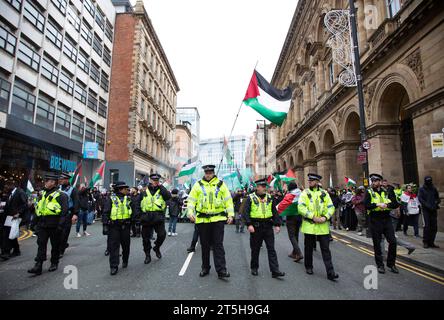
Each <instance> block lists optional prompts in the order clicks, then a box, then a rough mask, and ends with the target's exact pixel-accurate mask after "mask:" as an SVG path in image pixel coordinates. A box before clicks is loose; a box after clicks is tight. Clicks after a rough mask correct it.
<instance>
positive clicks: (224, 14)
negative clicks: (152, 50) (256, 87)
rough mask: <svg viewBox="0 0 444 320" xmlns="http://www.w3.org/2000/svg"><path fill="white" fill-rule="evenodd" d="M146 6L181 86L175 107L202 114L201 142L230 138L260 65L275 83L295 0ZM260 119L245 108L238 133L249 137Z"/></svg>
mask: <svg viewBox="0 0 444 320" xmlns="http://www.w3.org/2000/svg"><path fill="white" fill-rule="evenodd" d="M144 2H145V6H146V8H147V12H148V15H149V16H150V18H151V21H152V23H153V25H154V28H155V29H156V32H157V35H158V36H159V38H160V41H161V43H162V46H163V48H164V50H165V52H166V54H167V56H168V60H169V61H170V64H171V66H172V68H173V71H174V73H175V75H176V78H177V81H178V82H179V86H180V89H181V90H180V92H179V94H178V98H177V105H178V106H179V107H180V106H183V107H189V106H196V107H197V108H198V109H199V113H200V116H201V138H210V137H220V136H223V135H226V136H228V135H229V133H230V130H231V126H232V124H233V121H234V118H235V116H236V113H237V110H238V108H239V105H240V103H241V101H242V99H243V97H244V95H245V91H246V89H247V85H248V82H249V80H250V78H251V75H252V73H253V68H254V65H255V63H256V61H257V60H258V61H259V63H258V66H257V70H258V71H259V72H260V73H261V74H262V75H263V76H264V77H265V78H266V79H267V80H269V81H270V80H271V77H272V75H273V72H274V68H275V65H276V62H277V60H278V58H279V54H280V51H281V48H282V45H283V42H284V40H285V37H286V35H287V31H288V28H289V26H290V22H291V19H292V17H293V13H294V10H295V8H296V5H297V0H278V1H271V0H224V1H214V0H144ZM132 3H135V0H133V1H132ZM256 119H263V118H262V117H261V116H260V115H259V114H257V113H256V112H254V111H253V110H250V109H248V108H247V107H245V106H243V107H242V111H241V113H240V115H239V119H238V122H237V124H236V127H235V129H234V134H246V135H250V134H251V133H252V132H253V130H254V129H255V128H256Z"/></svg>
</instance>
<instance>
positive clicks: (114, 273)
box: [110, 267, 119, 276]
mask: <svg viewBox="0 0 444 320" xmlns="http://www.w3.org/2000/svg"><path fill="white" fill-rule="evenodd" d="M117 271H119V268H118V267H112V268H111V272H110V274H111V275H112V276H115V275H116V274H117Z"/></svg>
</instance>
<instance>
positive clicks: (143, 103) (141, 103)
mask: <svg viewBox="0 0 444 320" xmlns="http://www.w3.org/2000/svg"><path fill="white" fill-rule="evenodd" d="M140 115H141V116H142V119H145V100H144V99H142V101H141V102H140Z"/></svg>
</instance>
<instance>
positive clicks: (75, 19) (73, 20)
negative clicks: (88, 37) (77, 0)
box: [67, 6, 80, 31]
mask: <svg viewBox="0 0 444 320" xmlns="http://www.w3.org/2000/svg"><path fill="white" fill-rule="evenodd" d="M67 13H68V22H69V23H70V24H72V26H73V27H74V29H76V30H77V31H80V18H79V15H78V14H77V10H76V9H74V8H73V7H72V6H68V10H67Z"/></svg>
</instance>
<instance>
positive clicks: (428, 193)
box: [418, 176, 441, 249]
mask: <svg viewBox="0 0 444 320" xmlns="http://www.w3.org/2000/svg"><path fill="white" fill-rule="evenodd" d="M418 199H419V203H420V204H421V207H422V212H423V216H424V235H423V243H424V248H426V249H427V248H439V246H438V245H436V244H435V238H436V233H437V232H438V209H439V204H440V202H441V199H440V198H439V193H438V190H437V189H436V188H435V186H434V185H433V180H432V177H431V176H426V177H425V178H424V185H423V186H422V187H421V188H420V189H419V192H418Z"/></svg>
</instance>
